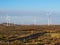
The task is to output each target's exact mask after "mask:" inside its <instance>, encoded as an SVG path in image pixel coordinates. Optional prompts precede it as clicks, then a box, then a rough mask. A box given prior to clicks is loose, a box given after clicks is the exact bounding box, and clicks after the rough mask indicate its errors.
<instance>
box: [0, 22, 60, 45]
mask: <svg viewBox="0 0 60 45" xmlns="http://www.w3.org/2000/svg"><path fill="white" fill-rule="evenodd" d="M0 45H60V25H49V26H48V25H16V24H9V25H8V26H7V24H6V23H3V24H0Z"/></svg>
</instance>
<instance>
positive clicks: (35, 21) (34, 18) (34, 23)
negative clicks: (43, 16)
mask: <svg viewBox="0 0 60 45" xmlns="http://www.w3.org/2000/svg"><path fill="white" fill-rule="evenodd" d="M34 25H36V17H35V16H34Z"/></svg>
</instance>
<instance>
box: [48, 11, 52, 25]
mask: <svg viewBox="0 0 60 45" xmlns="http://www.w3.org/2000/svg"><path fill="white" fill-rule="evenodd" d="M47 16H48V26H49V25H51V12H48V13H47Z"/></svg>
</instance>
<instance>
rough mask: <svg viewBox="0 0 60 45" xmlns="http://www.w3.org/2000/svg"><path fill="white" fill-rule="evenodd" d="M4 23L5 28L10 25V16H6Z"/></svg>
mask: <svg viewBox="0 0 60 45" xmlns="http://www.w3.org/2000/svg"><path fill="white" fill-rule="evenodd" d="M6 21H7V26H9V23H10V16H8V15H7V16H6Z"/></svg>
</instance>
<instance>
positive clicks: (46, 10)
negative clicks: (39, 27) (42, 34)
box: [0, 0, 60, 24]
mask: <svg viewBox="0 0 60 45" xmlns="http://www.w3.org/2000/svg"><path fill="white" fill-rule="evenodd" d="M48 15H50V24H60V20H59V19H60V0H0V23H3V22H7V21H8V22H10V23H16V24H48V17H49V16H48ZM7 16H10V17H9V18H8V19H6V17H7Z"/></svg>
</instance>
